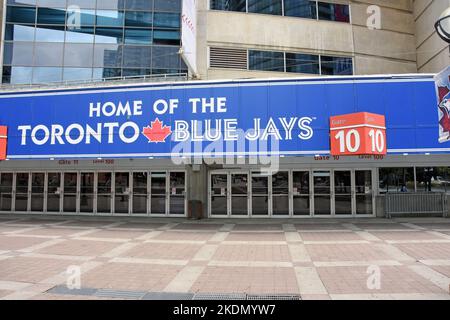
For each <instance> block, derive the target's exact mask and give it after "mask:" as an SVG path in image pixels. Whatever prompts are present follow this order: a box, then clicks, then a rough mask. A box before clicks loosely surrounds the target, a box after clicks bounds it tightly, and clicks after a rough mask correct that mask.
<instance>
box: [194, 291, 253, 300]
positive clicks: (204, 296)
mask: <svg viewBox="0 0 450 320" xmlns="http://www.w3.org/2000/svg"><path fill="white" fill-rule="evenodd" d="M246 297H247V296H246V295H245V294H244V293H242V294H240V293H197V294H196V295H195V296H194V300H246Z"/></svg>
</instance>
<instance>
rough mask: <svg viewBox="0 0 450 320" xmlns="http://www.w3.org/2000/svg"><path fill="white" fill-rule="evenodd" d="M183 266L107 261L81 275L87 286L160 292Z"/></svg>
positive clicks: (83, 282) (84, 284)
mask: <svg viewBox="0 0 450 320" xmlns="http://www.w3.org/2000/svg"><path fill="white" fill-rule="evenodd" d="M182 268H183V267H180V266H172V265H149V264H129V263H116V262H112V263H107V264H104V265H101V266H99V267H97V268H95V269H93V270H91V271H88V272H87V273H85V274H83V276H82V286H83V287H87V288H98V289H114V290H134V291H146V292H147V291H152V292H162V291H163V290H164V288H166V287H167V285H168V284H169V283H170V282H171V281H172V280H173V279H174V278H175V277H176V275H177V274H178V273H179V272H180V271H181V269H182Z"/></svg>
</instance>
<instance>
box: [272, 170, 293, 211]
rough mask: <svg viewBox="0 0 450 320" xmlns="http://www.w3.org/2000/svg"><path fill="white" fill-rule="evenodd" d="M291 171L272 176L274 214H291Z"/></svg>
mask: <svg viewBox="0 0 450 320" xmlns="http://www.w3.org/2000/svg"><path fill="white" fill-rule="evenodd" d="M289 211H290V210H289V172H287V171H282V172H277V173H276V174H274V175H273V176H272V215H274V216H289Z"/></svg>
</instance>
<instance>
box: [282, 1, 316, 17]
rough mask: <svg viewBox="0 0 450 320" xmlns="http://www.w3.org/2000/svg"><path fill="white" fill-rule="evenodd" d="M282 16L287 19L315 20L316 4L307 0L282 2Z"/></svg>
mask: <svg viewBox="0 0 450 320" xmlns="http://www.w3.org/2000/svg"><path fill="white" fill-rule="evenodd" d="M284 15H285V16H287V17H299V18H310V19H317V5H316V2H315V1H309V0H284Z"/></svg>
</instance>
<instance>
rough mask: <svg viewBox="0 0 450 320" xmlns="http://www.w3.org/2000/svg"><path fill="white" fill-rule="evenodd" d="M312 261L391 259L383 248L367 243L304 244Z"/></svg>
mask: <svg viewBox="0 0 450 320" xmlns="http://www.w3.org/2000/svg"><path fill="white" fill-rule="evenodd" d="M305 247H306V250H307V251H308V254H309V255H310V257H311V259H312V260H313V261H375V260H390V259H392V258H391V257H390V256H389V255H388V254H387V253H385V252H384V251H383V250H381V249H379V248H376V247H374V246H369V245H367V244H338V245H337V244H336V245H333V244H306V245H305Z"/></svg>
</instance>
